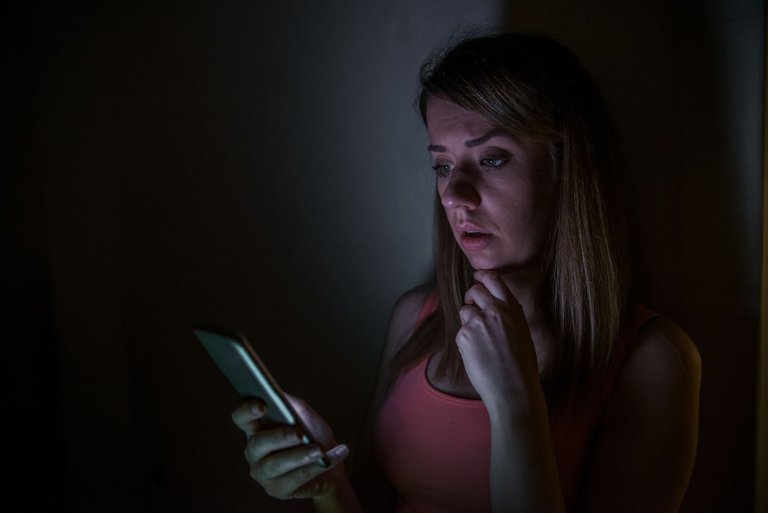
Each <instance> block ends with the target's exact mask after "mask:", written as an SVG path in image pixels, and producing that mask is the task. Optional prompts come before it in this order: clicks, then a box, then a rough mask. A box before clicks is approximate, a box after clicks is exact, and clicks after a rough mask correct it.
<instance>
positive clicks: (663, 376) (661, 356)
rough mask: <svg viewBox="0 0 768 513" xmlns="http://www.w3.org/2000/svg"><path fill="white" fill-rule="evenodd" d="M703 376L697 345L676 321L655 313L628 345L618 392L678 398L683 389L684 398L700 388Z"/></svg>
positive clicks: (638, 396) (624, 395) (639, 397)
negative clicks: (676, 396)
mask: <svg viewBox="0 0 768 513" xmlns="http://www.w3.org/2000/svg"><path fill="white" fill-rule="evenodd" d="M700 380H701V356H700V354H699V351H698V349H697V348H696V345H695V344H694V343H693V341H692V340H691V338H690V337H689V336H688V334H687V333H686V332H685V331H684V330H683V329H682V328H680V326H678V325H677V324H676V323H675V322H673V321H672V320H670V319H667V318H665V317H662V316H655V317H653V318H651V319H650V320H648V321H647V322H645V323H644V324H643V325H642V327H640V329H639V330H638V332H637V336H636V338H635V340H634V341H633V343H632V344H631V345H630V346H629V348H628V349H627V354H626V356H625V358H624V361H623V363H622V369H621V372H620V373H619V376H618V380H617V390H616V392H617V394H616V395H618V396H619V398H620V400H631V401H640V402H643V401H645V400H646V399H650V398H653V397H657V398H658V397H659V395H660V396H666V397H668V398H669V399H670V400H674V396H675V395H677V394H676V393H679V394H680V395H679V396H678V398H679V399H682V400H684V398H685V397H689V396H690V394H691V393H692V392H693V391H694V390H696V391H697V390H698V387H699V383H700ZM670 393H671V394H672V395H670ZM638 406H639V405H638Z"/></svg>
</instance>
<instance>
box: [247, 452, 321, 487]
mask: <svg viewBox="0 0 768 513" xmlns="http://www.w3.org/2000/svg"><path fill="white" fill-rule="evenodd" d="M322 458H323V450H322V449H321V448H320V447H319V446H318V445H316V444H312V445H301V446H299V447H294V448H292V449H286V450H284V451H280V452H279V453H275V454H274V455H272V456H269V457H266V458H262V459H260V460H259V462H258V463H256V465H254V469H253V474H254V475H253V476H252V477H253V478H254V479H256V480H257V481H264V480H268V479H274V478H276V477H279V476H282V475H284V474H287V473H288V472H291V471H293V470H296V469H297V468H301V467H303V466H305V465H309V464H310V463H315V462H317V461H320V460H321V459H322Z"/></svg>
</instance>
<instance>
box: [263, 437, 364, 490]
mask: <svg viewBox="0 0 768 513" xmlns="http://www.w3.org/2000/svg"><path fill="white" fill-rule="evenodd" d="M348 454H349V449H348V448H347V446H346V445H344V444H341V445H337V446H336V447H334V448H333V449H331V450H330V451H328V452H327V453H326V456H327V457H328V459H329V460H330V463H331V465H330V466H329V467H327V468H324V467H321V466H320V465H317V464H316V460H313V461H310V462H308V463H304V464H302V465H301V466H299V467H297V468H294V469H293V470H290V471H288V472H286V473H284V474H281V475H279V476H278V477H275V478H273V479H268V480H266V481H260V482H262V484H263V486H264V489H265V490H266V491H267V493H269V495H271V496H272V497H275V498H279V499H289V498H291V499H301V498H309V497H312V496H314V495H316V494H317V493H318V492H319V490H318V489H317V488H319V487H321V486H322V483H320V481H319V480H317V479H316V478H317V477H319V476H321V475H322V474H324V473H326V472H328V471H329V470H331V469H333V468H334V467H336V466H337V465H338V464H339V463H340V462H341V461H343V460H344V458H346V457H347V455H348ZM298 458H301V456H300V453H299V455H298Z"/></svg>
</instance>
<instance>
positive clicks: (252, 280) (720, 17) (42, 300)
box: [0, 0, 765, 512]
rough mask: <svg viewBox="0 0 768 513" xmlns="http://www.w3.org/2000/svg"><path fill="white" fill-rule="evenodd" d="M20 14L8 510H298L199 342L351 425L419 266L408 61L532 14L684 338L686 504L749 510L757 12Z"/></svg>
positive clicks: (757, 177)
mask: <svg viewBox="0 0 768 513" xmlns="http://www.w3.org/2000/svg"><path fill="white" fill-rule="evenodd" d="M575 4H577V2H568V1H566V0H563V1H556V0H546V1H534V0H524V1H516V2H514V1H510V2H501V1H491V0H483V1H480V2H461V1H458V0H448V1H438V0H433V1H424V0H420V1H406V0H400V1H392V2H380V1H379V2H374V1H351V0H350V1H342V0H334V1H328V2H312V1H309V0H303V1H299V0H294V1H283V2H226V3H214V2H202V1H196V2H184V3H181V2H179V3H173V2H169V3H161V2H157V3H146V4H142V3H127V2H126V3H123V4H117V3H114V4H110V3H105V2H95V1H94V2H82V1H81V2H69V3H67V2H59V3H43V2H23V3H22V2H16V3H13V2H11V3H5V4H4V7H2V8H0V9H1V11H0V19H1V20H2V21H1V22H0V23H2V29H3V41H4V43H3V48H2V67H3V84H4V86H5V89H6V93H5V101H4V102H3V105H4V111H3V116H2V118H3V122H4V123H5V124H6V134H7V135H6V137H5V139H4V144H5V146H7V148H6V149H5V150H4V151H3V168H2V175H1V177H0V180H1V182H0V213H1V214H2V216H1V217H0V222H1V223H2V231H1V232H0V236H1V237H2V239H0V241H1V243H2V248H0V249H1V251H0V254H1V255H2V256H0V258H1V260H0V264H1V267H0V269H1V270H2V274H1V278H2V282H0V284H1V285H2V288H1V289H0V302H1V303H0V304H2V312H1V315H2V318H1V319H0V321H2V324H1V325H0V337H1V338H0V340H2V347H3V363H4V373H3V374H4V377H6V378H7V380H8V385H9V386H8V387H7V388H6V390H8V392H7V393H6V394H5V397H6V398H7V401H6V403H5V408H4V411H3V413H2V418H3V428H4V431H5V433H4V436H3V439H4V441H5V447H4V448H3V459H2V461H3V467H4V468H5V469H6V471H9V472H10V474H11V478H10V479H7V478H6V479H5V483H4V488H7V492H6V491H4V492H3V496H4V498H3V499H2V500H3V505H2V507H0V509H2V510H3V511H57V512H107V511H108V512H113V511H114V512H123V511H125V512H128V511H137V510H138V511H149V512H151V511H184V512H187V511H190V512H196V511H199V512H204V511H232V512H238V511H242V512H246V511H248V512H252V511H286V512H290V511H304V510H305V509H306V507H307V505H306V504H304V503H297V502H289V503H281V502H276V501H272V500H271V499H269V498H267V497H266V496H265V495H264V493H263V492H262V491H261V490H259V489H258V488H257V487H256V486H255V485H253V484H252V483H251V482H250V480H249V478H248V475H247V468H246V465H245V463H244V461H243V460H242V444H243V438H242V435H241V434H240V433H239V432H237V431H236V429H235V428H234V427H233V426H232V425H231V423H230V421H229V412H230V410H231V409H232V408H233V407H234V406H236V404H237V403H238V401H237V399H236V398H235V397H234V396H233V393H232V391H231V390H230V389H229V386H228V384H227V383H226V382H225V381H224V380H223V378H222V377H221V376H219V375H218V373H217V372H216V370H215V368H214V367H213V366H212V364H211V363H210V362H209V361H208V359H207V357H206V355H205V354H204V353H203V352H202V349H201V348H200V347H199V346H198V344H197V342H196V341H195V340H194V338H193V337H192V334H191V331H190V328H191V325H192V323H193V322H194V321H196V320H199V319H205V320H208V321H211V322H216V323H219V324H224V325H226V326H230V327H232V328H235V329H238V330H239V331H241V332H243V333H245V334H246V335H247V336H248V337H249V338H251V339H252V340H253V341H254V342H255V343H256V344H257V346H258V348H259V351H260V352H261V353H262V356H263V357H264V360H265V361H267V363H268V364H269V365H270V367H271V368H272V370H273V373H274V374H275V375H276V376H277V377H278V379H279V380H280V381H281V382H282V383H283V385H284V387H285V388H286V389H288V390H289V391H291V392H293V393H295V394H296V395H300V396H303V397H304V398H306V399H307V400H308V401H309V402H310V403H311V404H312V405H313V406H315V408H316V409H318V410H319V411H320V412H321V413H323V414H324V416H325V417H326V418H327V419H328V420H329V422H330V423H331V424H332V425H333V426H334V428H335V431H336V433H337V436H338V438H339V439H341V440H343V441H347V442H348V443H349V442H352V441H354V437H355V434H356V432H357V429H358V426H359V423H360V421H361V418H362V415H363V412H364V408H365V404H366V400H367V396H368V393H369V392H370V388H371V386H372V385H373V377H374V371H375V367H376V365H377V362H378V356H379V350H380V348H381V344H382V342H383V338H384V331H385V328H386V322H387V316H388V313H389V308H390V307H391V304H392V303H393V301H394V300H395V299H396V297H397V296H398V295H399V294H400V293H401V292H402V291H404V290H406V289H407V288H409V287H411V286H414V285H416V284H418V283H420V282H422V281H423V280H424V279H425V278H426V277H428V275H429V272H430V251H431V247H430V227H431V201H432V194H433V193H432V189H431V187H432V184H431V176H430V170H428V167H427V163H428V160H427V156H426V152H425V150H424V147H425V145H426V139H425V135H424V133H423V130H422V128H421V125H420V121H419V119H418V115H417V114H416V112H415V110H414V108H413V99H414V95H415V92H416V78H417V71H418V66H419V64H420V63H421V61H422V60H423V58H424V57H425V56H426V55H427V53H428V52H429V51H430V50H431V49H432V48H433V47H434V46H435V45H437V44H441V43H443V42H445V41H446V40H447V39H448V38H450V36H451V35H452V34H453V33H455V32H456V31H461V30H463V29H464V28H466V27H467V26H468V25H478V24H479V25H482V26H490V27H510V28H514V29H535V30H540V31H545V32H549V33H551V34H553V35H555V36H557V37H558V38H560V39H561V40H562V41H563V42H564V43H566V44H567V45H568V46H569V47H571V48H572V49H573V50H574V51H575V52H576V53H577V54H578V55H580V56H581V57H582V59H583V61H584V62H585V64H586V65H587V67H588V68H589V69H590V70H591V71H592V72H593V74H594V76H595V78H596V80H597V82H598V83H599V84H600V86H601V88H602V89H603V91H604V93H605V96H606V98H607V100H608V103H609V106H610V108H611V110H612V112H613V113H614V116H615V119H616V125H617V130H618V132H619V135H620V138H621V140H622V149H623V152H624V155H625V160H626V164H627V182H628V184H629V185H630V187H629V194H628V200H627V201H628V205H629V207H630V208H629V209H630V211H631V213H632V216H633V221H634V226H635V230H634V236H635V243H636V248H637V249H636V252H635V257H636V268H637V271H638V276H639V284H640V291H641V296H642V299H643V300H644V302H645V303H646V304H648V305H649V306H651V307H653V308H655V309H656V310H658V311H660V312H662V313H664V314H665V315H667V316H669V317H671V318H672V319H674V320H675V321H677V322H678V323H679V324H680V325H681V326H682V327H683V328H684V329H685V330H686V331H687V332H688V333H689V334H690V335H691V337H692V338H693V340H694V341H695V342H696V343H697V345H698V347H699V350H700V352H701V354H702V359H703V366H704V378H703V388H702V408H701V431H700V444H699V457H698V461H697V465H696V469H695V471H694V475H693V479H692V481H691V486H690V489H689V494H688V497H687V501H686V505H685V508H684V509H685V511H691V512H693V511H695V512H719V511H729V512H740V511H744V512H746V511H751V509H752V495H753V479H754V478H753V476H754V463H753V460H754V440H755V428H754V423H755V411H754V410H755V382H756V370H757V369H756V364H755V362H756V355H757V323H758V316H759V307H758V304H759V303H758V287H759V264H760V216H761V212H762V211H761V208H762V205H761V199H760V194H761V186H762V171H761V151H762V149H761V135H762V132H761V115H762V114H761V113H762V101H763V100H762V98H763V96H762V95H763V83H762V81H763V79H762V76H763V75H762V73H763V66H764V58H763V36H764V28H765V18H764V4H763V2H762V1H760V0H736V1H732V0H731V1H729V0H709V1H705V0H697V1H693V0H691V1H682V2H663V1H642V2H641V1H626V2H615V1H613V2H611V1H597V0H592V1H586V2H578V5H575Z"/></svg>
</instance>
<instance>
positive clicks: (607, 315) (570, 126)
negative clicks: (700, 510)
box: [391, 33, 627, 406]
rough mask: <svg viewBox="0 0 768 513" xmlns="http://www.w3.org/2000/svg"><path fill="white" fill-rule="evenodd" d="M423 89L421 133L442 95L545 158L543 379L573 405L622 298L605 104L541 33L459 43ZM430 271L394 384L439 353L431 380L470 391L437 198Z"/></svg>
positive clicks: (465, 283)
mask: <svg viewBox="0 0 768 513" xmlns="http://www.w3.org/2000/svg"><path fill="white" fill-rule="evenodd" d="M420 85H421V89H420V93H419V97H418V105H419V109H420V111H421V115H422V118H423V119H424V122H425V123H426V105H427V101H428V99H429V98H430V97H437V98H440V99H443V100H447V101H450V102H452V103H455V104H456V105H458V106H460V107H462V108H464V109H466V110H469V111H471V112H474V113H477V114H479V115H481V116H483V117H485V118H486V119H488V120H489V121H490V122H491V123H492V124H494V125H495V126H498V127H500V128H503V129H504V130H506V131H508V132H510V133H512V134H514V135H517V136H519V137H521V138H527V139H530V140H534V141H539V142H544V143H546V144H547V145H548V146H549V148H550V151H551V153H552V158H553V159H554V161H555V166H554V167H555V173H556V177H555V193H554V203H555V204H554V205H553V211H552V212H553V213H552V221H551V228H550V230H549V231H550V233H548V234H547V235H548V236H547V237H546V243H545V246H546V247H545V248H544V249H543V250H542V257H543V258H542V260H543V266H544V267H543V275H544V280H543V282H544V283H543V287H544V290H542V291H541V294H543V297H544V300H545V303H546V305H547V310H546V311H547V316H548V319H547V321H548V322H549V323H551V325H552V326H553V327H554V329H555V334H556V337H557V342H556V344H555V346H556V347H555V349H554V353H553V354H551V355H549V358H548V362H549V363H548V365H547V366H546V367H545V368H544V369H542V372H541V376H542V385H543V387H544V391H545V393H546V394H547V398H548V403H549V404H550V406H552V405H553V404H555V405H557V404H559V405H563V404H565V403H567V402H570V401H571V400H572V399H573V398H574V397H576V396H579V395H581V394H582V393H586V392H587V390H588V389H589V387H590V386H591V385H594V384H595V383H596V382H597V381H598V380H599V379H600V377H601V376H602V374H603V373H604V372H605V371H606V370H607V368H608V365H609V362H610V361H611V357H612V354H613V348H614V342H615V340H616V338H617V336H618V334H619V326H620V323H621V318H622V316H623V310H624V305H625V300H626V297H625V296H626V290H627V278H626V276H627V271H626V268H627V265H626V258H625V255H624V252H623V241H622V240H620V239H621V237H620V235H621V228H623V226H622V225H621V223H620V222H619V221H620V217H621V216H619V215H617V213H616V212H615V210H616V209H615V208H614V207H615V205H613V204H612V201H613V200H615V199H616V196H615V194H616V193H615V192H614V185H615V184H614V179H613V173H614V159H613V155H612V151H611V150H612V146H613V145H612V142H611V140H610V134H611V130H610V128H609V122H608V116H607V114H606V109H605V106H604V102H603V99H602V97H601V95H600V93H599V91H598V89H597V87H596V86H595V84H594V82H593V81H592V79H591V78H590V76H589V74H588V73H587V71H586V70H585V69H584V67H583V66H582V65H581V64H580V63H579V61H578V60H577V59H576V57H575V56H574V55H573V54H572V53H571V52H570V51H569V50H567V49H566V48H565V47H564V46H562V45H561V44H560V43H558V42H557V41H555V40H554V39H552V38H550V37H548V36H544V35H538V34H520V33H504V34H496V35H488V36H482V37H474V38H470V39H465V40H464V41H462V42H460V43H459V44H457V45H455V46H453V47H452V48H449V49H447V50H443V51H439V52H437V53H435V54H433V55H432V57H431V58H430V59H428V60H427V62H426V63H425V64H424V65H423V66H422V68H421V81H420ZM435 271H436V290H437V294H438V296H439V307H438V309H437V311H436V312H435V313H434V315H432V316H431V317H429V318H428V319H427V320H426V321H425V322H424V323H422V325H421V326H420V327H419V328H418V329H417V330H416V331H415V332H414V334H413V335H412V336H411V338H410V340H409V341H408V342H407V343H406V344H404V346H403V347H402V348H401V350H400V351H399V352H398V353H397V354H396V355H395V357H394V358H393V360H392V362H391V367H392V371H393V373H392V375H393V376H396V375H397V374H398V373H400V372H402V371H403V370H404V369H406V368H407V367H408V366H410V365H411V364H413V363H414V362H415V361H417V360H418V359H420V358H423V357H424V356H426V355H429V354H431V353H434V352H435V351H438V350H443V354H444V358H443V359H442V360H441V362H440V363H441V365H440V368H439V369H438V372H440V373H446V374H447V375H448V376H449V378H450V379H451V380H452V381H453V382H456V383H460V382H465V381H466V379H467V378H466V373H465V372H464V368H463V365H462V361H461V357H460V355H459V352H458V349H457V348H456V343H455V337H456V333H457V332H458V330H459V328H460V327H461V321H460V319H459V315H458V311H459V309H460V308H461V306H463V304H464V299H463V298H464V293H465V292H466V290H467V289H468V288H469V287H470V286H471V285H472V281H473V280H472V269H471V267H470V265H469V262H468V260H467V258H466V257H465V256H464V254H463V253H462V251H461V249H460V248H459V246H458V244H457V243H456V241H455V240H454V237H453V234H452V232H451V229H450V226H449V224H448V221H447V218H446V216H445V211H444V209H443V208H442V205H441V204H440V201H439V198H437V201H436V204H435Z"/></svg>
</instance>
